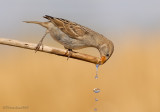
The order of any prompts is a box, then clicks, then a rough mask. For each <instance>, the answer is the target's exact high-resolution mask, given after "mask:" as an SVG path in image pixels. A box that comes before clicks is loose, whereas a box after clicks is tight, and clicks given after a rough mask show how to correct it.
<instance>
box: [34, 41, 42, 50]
mask: <svg viewBox="0 0 160 112" xmlns="http://www.w3.org/2000/svg"><path fill="white" fill-rule="evenodd" d="M41 45H42V41H40V42H39V43H38V44H37V46H36V49H35V53H36V52H37V51H38V50H39V49H40V47H41Z"/></svg>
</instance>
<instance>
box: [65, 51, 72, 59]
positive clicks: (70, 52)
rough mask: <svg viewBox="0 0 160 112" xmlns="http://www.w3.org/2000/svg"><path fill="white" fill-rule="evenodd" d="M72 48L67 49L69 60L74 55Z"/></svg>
mask: <svg viewBox="0 0 160 112" xmlns="http://www.w3.org/2000/svg"><path fill="white" fill-rule="evenodd" d="M72 52H73V51H72V49H67V51H66V53H65V55H67V53H68V57H67V60H68V59H69V58H70V56H71V55H72Z"/></svg>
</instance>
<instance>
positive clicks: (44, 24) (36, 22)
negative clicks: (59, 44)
mask: <svg viewBox="0 0 160 112" xmlns="http://www.w3.org/2000/svg"><path fill="white" fill-rule="evenodd" d="M23 22H25V23H34V24H39V25H41V26H43V27H45V28H47V29H48V28H49V22H39V21H23Z"/></svg>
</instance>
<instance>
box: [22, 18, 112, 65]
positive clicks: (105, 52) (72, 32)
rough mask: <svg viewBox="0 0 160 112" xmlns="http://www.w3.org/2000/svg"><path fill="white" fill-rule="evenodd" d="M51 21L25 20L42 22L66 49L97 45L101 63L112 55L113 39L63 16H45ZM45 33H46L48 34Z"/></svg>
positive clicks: (48, 31)
mask: <svg viewBox="0 0 160 112" xmlns="http://www.w3.org/2000/svg"><path fill="white" fill-rule="evenodd" d="M44 18H46V19H48V20H49V22H37V21H25V22H27V23H35V24H40V25H41V26H43V27H45V28H47V32H46V34H47V33H50V35H51V36H52V38H53V39H54V40H56V41H57V42H59V43H60V44H62V45H63V46H64V47H65V48H66V49H69V50H72V49H81V48H85V47H95V48H97V49H98V50H99V52H100V56H101V63H100V64H104V63H105V62H106V61H107V60H108V59H109V58H110V57H111V55H112V53H113V51H114V45H113V43H112V41H110V40H109V39H107V38H106V37H104V36H103V35H101V34H99V33H97V32H95V31H93V30H91V29H89V28H87V27H84V26H82V25H79V24H77V23H75V22H71V21H68V20H65V19H62V18H55V17H51V16H48V15H46V16H44ZM46 34H45V35H46ZM44 37H45V36H44ZM44 37H43V38H42V39H41V41H40V42H39V44H38V45H37V50H38V49H39V47H40V46H41V44H42V41H43V39H44Z"/></svg>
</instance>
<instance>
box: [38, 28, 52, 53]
mask: <svg viewBox="0 0 160 112" xmlns="http://www.w3.org/2000/svg"><path fill="white" fill-rule="evenodd" d="M48 33H49V31H48V30H46V32H45V34H44V35H43V37H42V39H41V40H40V41H39V43H38V44H37V46H36V49H35V53H36V52H37V51H38V50H39V48H40V47H41V45H42V42H43V39H44V38H45V37H46V35H47V34H48ZM42 49H43V45H42Z"/></svg>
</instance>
